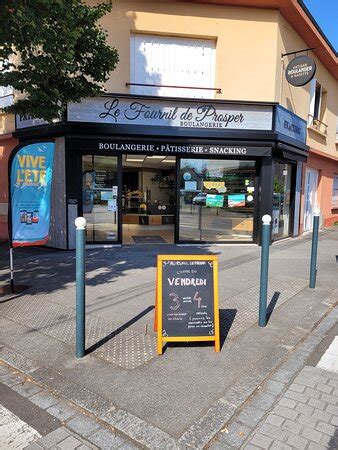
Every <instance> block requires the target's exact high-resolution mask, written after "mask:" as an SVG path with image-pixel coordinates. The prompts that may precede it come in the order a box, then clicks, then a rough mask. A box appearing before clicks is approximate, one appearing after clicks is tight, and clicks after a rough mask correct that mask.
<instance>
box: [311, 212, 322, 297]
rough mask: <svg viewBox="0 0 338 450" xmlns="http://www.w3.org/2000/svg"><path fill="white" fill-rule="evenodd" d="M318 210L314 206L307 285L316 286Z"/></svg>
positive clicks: (312, 287)
mask: <svg viewBox="0 0 338 450" xmlns="http://www.w3.org/2000/svg"><path fill="white" fill-rule="evenodd" d="M319 216H320V210H319V209H318V208H315V209H314V211H313V229H312V245H311V262H310V283H309V287H310V288H311V289H314V288H315V287H316V278H317V249H318V231H319Z"/></svg>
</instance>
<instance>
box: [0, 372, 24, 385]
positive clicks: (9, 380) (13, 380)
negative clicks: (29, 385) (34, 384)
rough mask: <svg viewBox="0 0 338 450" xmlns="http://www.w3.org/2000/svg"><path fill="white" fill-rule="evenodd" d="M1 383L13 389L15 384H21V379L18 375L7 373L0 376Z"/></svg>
mask: <svg viewBox="0 0 338 450" xmlns="http://www.w3.org/2000/svg"><path fill="white" fill-rule="evenodd" d="M0 381H1V383H3V384H5V385H6V386H8V387H13V386H15V385H17V384H22V383H23V379H22V377H21V376H20V375H18V374H15V373H7V374H5V375H2V376H0Z"/></svg>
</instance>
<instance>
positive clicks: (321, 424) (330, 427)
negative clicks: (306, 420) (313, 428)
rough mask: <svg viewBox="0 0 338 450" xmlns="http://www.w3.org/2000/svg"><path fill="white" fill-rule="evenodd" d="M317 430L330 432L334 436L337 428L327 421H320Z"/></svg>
mask: <svg viewBox="0 0 338 450" xmlns="http://www.w3.org/2000/svg"><path fill="white" fill-rule="evenodd" d="M317 430H318V431H321V432H322V433H325V434H328V435H329V436H334V435H335V432H336V430H337V428H336V427H335V426H333V425H330V424H328V423H325V422H319V423H318V425H317Z"/></svg>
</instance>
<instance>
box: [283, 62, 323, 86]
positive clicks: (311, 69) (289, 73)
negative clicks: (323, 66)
mask: <svg viewBox="0 0 338 450" xmlns="http://www.w3.org/2000/svg"><path fill="white" fill-rule="evenodd" d="M315 73H316V63H315V61H314V59H313V58H310V56H307V55H301V56H297V57H296V58H294V59H293V60H292V61H290V62H289V64H288V66H287V68H286V70H285V76H286V79H287V81H288V82H289V83H290V84H292V86H304V85H305V84H307V83H309V81H311V80H312V78H313V77H314V76H315Z"/></svg>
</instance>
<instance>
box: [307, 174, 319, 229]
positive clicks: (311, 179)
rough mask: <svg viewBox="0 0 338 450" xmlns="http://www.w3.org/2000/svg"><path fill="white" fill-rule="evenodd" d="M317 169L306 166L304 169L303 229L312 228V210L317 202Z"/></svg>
mask: <svg viewBox="0 0 338 450" xmlns="http://www.w3.org/2000/svg"><path fill="white" fill-rule="evenodd" d="M317 187H318V170H317V169H310V168H307V169H306V171H305V195H304V198H305V205H304V231H311V230H312V223H313V210H314V208H315V206H316V202H317Z"/></svg>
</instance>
